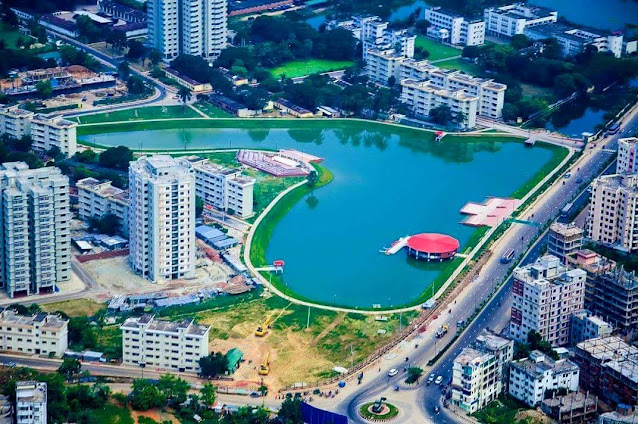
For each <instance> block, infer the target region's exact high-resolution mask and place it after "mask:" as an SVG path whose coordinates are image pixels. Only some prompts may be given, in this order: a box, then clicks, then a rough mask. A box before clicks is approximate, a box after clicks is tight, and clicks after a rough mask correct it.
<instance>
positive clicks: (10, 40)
mask: <svg viewBox="0 0 638 424" xmlns="http://www.w3.org/2000/svg"><path fill="white" fill-rule="evenodd" d="M20 38H22V39H23V40H25V41H26V40H28V38H27V37H25V36H23V35H21V34H20V33H19V32H18V30H17V29H16V28H12V27H10V26H9V25H7V24H5V23H4V22H0V40H2V41H3V42H4V45H5V47H7V48H8V49H14V50H16V49H17V48H18V46H17V44H16V42H17V41H18V39H20Z"/></svg>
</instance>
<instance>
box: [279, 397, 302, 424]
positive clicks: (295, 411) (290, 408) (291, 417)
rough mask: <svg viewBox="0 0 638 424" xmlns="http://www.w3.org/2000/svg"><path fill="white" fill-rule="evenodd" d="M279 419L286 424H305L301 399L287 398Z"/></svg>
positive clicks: (280, 409)
mask: <svg viewBox="0 0 638 424" xmlns="http://www.w3.org/2000/svg"><path fill="white" fill-rule="evenodd" d="M277 417H279V418H280V419H281V420H282V421H283V422H284V423H285V424H303V422H304V421H303V414H302V413H301V399H299V398H298V397H297V398H286V400H284V401H283V402H282V403H281V407H280V408H279V412H278V413H277Z"/></svg>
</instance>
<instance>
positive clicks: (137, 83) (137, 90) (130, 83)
mask: <svg viewBox="0 0 638 424" xmlns="http://www.w3.org/2000/svg"><path fill="white" fill-rule="evenodd" d="M126 88H127V89H128V92H129V94H143V93H144V92H146V90H147V88H146V84H144V80H143V79H142V78H141V77H138V76H137V75H131V76H130V77H129V78H128V80H127V81H126Z"/></svg>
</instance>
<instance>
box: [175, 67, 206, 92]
mask: <svg viewBox="0 0 638 424" xmlns="http://www.w3.org/2000/svg"><path fill="white" fill-rule="evenodd" d="M164 74H165V75H166V78H168V79H171V80H173V81H175V82H176V83H178V84H179V85H183V86H184V87H186V88H188V89H189V90H190V91H192V92H193V93H206V92H209V91H211V90H212V89H213V86H212V85H210V83H208V82H199V81H195V80H194V79H192V78H190V77H188V76H186V75H184V74H182V73H181V72H179V71H177V70H175V69H173V68H169V67H166V68H164Z"/></svg>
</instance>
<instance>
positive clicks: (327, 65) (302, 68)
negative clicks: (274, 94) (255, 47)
mask: <svg viewBox="0 0 638 424" xmlns="http://www.w3.org/2000/svg"><path fill="white" fill-rule="evenodd" d="M353 64H354V63H353V62H352V61H350V60H323V59H308V60H293V61H292V62H288V63H286V64H285V65H282V66H278V67H276V68H272V69H271V70H270V73H271V74H272V75H273V76H274V77H277V78H279V77H280V76H281V75H286V78H296V77H303V76H304V75H310V74H316V73H319V72H329V71H338V70H340V69H345V68H347V67H350V66H352V65H353Z"/></svg>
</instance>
